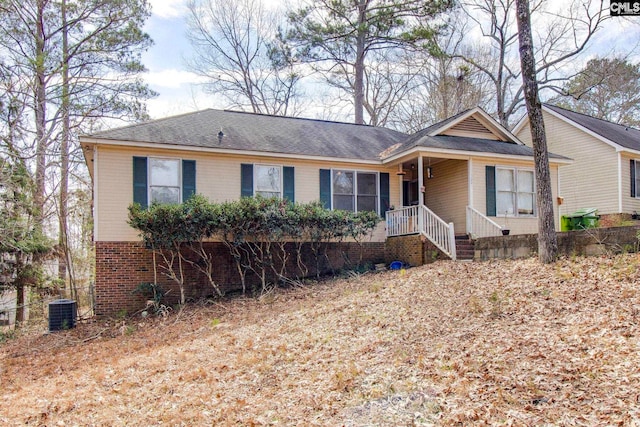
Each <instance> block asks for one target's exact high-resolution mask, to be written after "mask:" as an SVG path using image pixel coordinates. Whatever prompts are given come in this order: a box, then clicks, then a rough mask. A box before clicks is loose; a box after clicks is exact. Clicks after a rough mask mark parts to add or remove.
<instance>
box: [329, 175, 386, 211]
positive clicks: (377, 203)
mask: <svg viewBox="0 0 640 427" xmlns="http://www.w3.org/2000/svg"><path fill="white" fill-rule="evenodd" d="M336 172H352V173H353V185H354V189H353V194H352V195H351V197H352V200H353V211H348V212H354V213H358V212H359V210H358V174H361V173H362V174H372V175H375V177H376V184H375V189H376V194H375V197H376V200H375V211H372V212H375V213H376V214H377V215H380V197H381V196H380V172H379V171H376V170H361V169H343V168H335V169H334V168H331V186H330V190H331V210H335V207H334V205H335V203H334V199H333V198H334V195H335V194H334V192H333V177H334V173H336ZM364 212H367V211H364Z"/></svg>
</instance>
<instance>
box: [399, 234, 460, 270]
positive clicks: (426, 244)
mask: <svg viewBox="0 0 640 427" xmlns="http://www.w3.org/2000/svg"><path fill="white" fill-rule="evenodd" d="M386 259H387V262H393V261H401V262H403V263H405V264H408V265H410V266H414V267H416V266H419V265H424V264H429V263H432V262H435V261H437V260H439V259H449V257H448V256H446V255H445V254H443V253H442V251H441V250H439V249H438V248H437V247H436V245H434V244H433V243H431V242H430V241H429V240H427V239H426V238H425V237H423V236H421V235H419V234H410V235H407V236H394V237H389V238H387V242H386Z"/></svg>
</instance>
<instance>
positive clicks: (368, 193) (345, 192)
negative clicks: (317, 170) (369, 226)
mask: <svg viewBox="0 0 640 427" xmlns="http://www.w3.org/2000/svg"><path fill="white" fill-rule="evenodd" d="M331 188H332V195H333V209H342V210H347V211H354V212H361V211H372V212H377V211H378V209H377V207H378V197H379V195H378V188H379V184H378V174H377V173H376V172H360V171H349V170H333V171H332V186H331Z"/></svg>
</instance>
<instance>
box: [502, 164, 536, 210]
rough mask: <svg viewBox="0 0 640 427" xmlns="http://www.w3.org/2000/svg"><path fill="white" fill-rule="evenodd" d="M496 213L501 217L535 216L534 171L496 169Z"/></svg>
mask: <svg viewBox="0 0 640 427" xmlns="http://www.w3.org/2000/svg"><path fill="white" fill-rule="evenodd" d="M495 170H496V213H497V215H499V216H502V215H504V216H533V215H535V181H534V175H533V171H531V170H526V169H518V168H503V167H496V169H495Z"/></svg>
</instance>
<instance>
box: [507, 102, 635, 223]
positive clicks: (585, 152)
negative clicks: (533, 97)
mask: <svg viewBox="0 0 640 427" xmlns="http://www.w3.org/2000/svg"><path fill="white" fill-rule="evenodd" d="M543 117H544V124H545V131H546V135H547V147H548V149H549V151H550V152H552V153H555V154H560V155H563V156H566V157H569V158H571V159H573V160H574V162H573V163H572V164H570V165H565V166H562V167H561V168H560V176H559V179H560V192H559V195H560V196H561V197H563V198H564V203H563V204H562V205H561V206H560V215H562V214H566V213H571V212H575V211H576V210H577V209H580V208H597V209H598V213H600V214H610V213H617V212H618V210H619V203H618V201H619V199H618V194H619V191H618V154H617V153H616V151H615V149H614V148H613V147H612V146H610V145H608V144H606V143H605V142H603V141H601V140H599V139H597V138H595V137H593V136H591V135H589V134H588V133H586V132H584V131H582V130H580V129H578V128H576V127H574V126H572V125H570V124H569V123H567V122H565V121H564V120H561V119H559V118H557V117H555V116H553V115H552V114H549V113H548V112H546V111H544V112H543ZM516 136H517V137H518V138H520V140H521V141H522V142H524V143H525V144H526V145H528V146H532V144H531V132H530V130H529V125H528V124H527V125H526V126H524V127H523V128H522V129H521V130H520V132H519V133H518V135H516ZM627 169H629V167H628V165H627ZM622 171H623V175H624V165H623V170H622ZM626 173H627V175H628V173H629V171H628V170H627V172H626ZM627 181H629V178H627ZM623 185H624V179H623ZM630 191H631V190H630V189H629V191H628V192H627V193H624V192H623V196H624V195H625V194H627V195H628V194H630Z"/></svg>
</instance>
